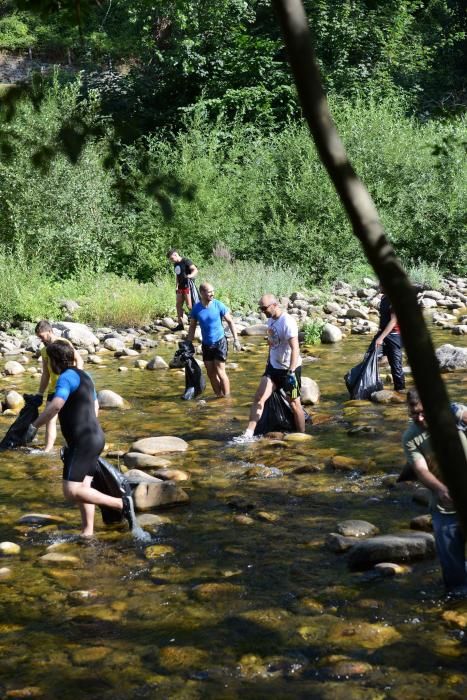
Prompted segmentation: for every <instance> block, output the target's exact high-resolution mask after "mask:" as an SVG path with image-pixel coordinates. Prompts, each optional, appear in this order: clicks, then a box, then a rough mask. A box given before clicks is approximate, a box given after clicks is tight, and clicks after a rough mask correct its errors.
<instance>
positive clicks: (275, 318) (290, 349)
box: [234, 294, 305, 442]
mask: <svg viewBox="0 0 467 700" xmlns="http://www.w3.org/2000/svg"><path fill="white" fill-rule="evenodd" d="M259 308H260V309H261V311H262V312H263V313H264V314H265V315H266V316H267V319H268V342H269V356H268V362H267V365H266V369H265V372H264V374H263V376H262V377H261V381H260V383H259V386H258V389H257V391H256V394H255V397H254V399H253V404H252V406H251V410H250V421H249V423H248V426H247V429H246V430H245V432H244V433H243V434H242V435H239V436H238V437H237V438H234V441H235V442H247V441H248V440H251V439H252V438H253V434H254V431H255V427H256V424H257V423H258V421H259V419H260V418H261V416H262V413H263V410H264V404H265V403H266V401H267V400H268V399H269V397H270V396H271V394H272V393H273V391H275V390H276V389H283V390H284V392H285V394H286V396H287V399H288V401H289V403H290V408H291V409H292V412H293V417H294V421H295V427H296V430H297V432H298V433H304V432H305V414H304V412H303V408H302V403H301V401H300V387H301V372H302V358H301V357H300V349H299V345H298V326H297V322H296V320H295V319H294V317H293V316H290V314H288V313H287V312H286V311H284V310H283V309H282V308H281V307H280V305H279V302H278V301H277V299H276V298H275V296H273V295H272V294H264V295H263V296H262V297H261V299H260V301H259Z"/></svg>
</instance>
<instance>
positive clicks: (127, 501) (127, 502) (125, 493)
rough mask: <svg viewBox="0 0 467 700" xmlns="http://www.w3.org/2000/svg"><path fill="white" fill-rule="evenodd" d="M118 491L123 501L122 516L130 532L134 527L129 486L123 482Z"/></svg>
mask: <svg viewBox="0 0 467 700" xmlns="http://www.w3.org/2000/svg"><path fill="white" fill-rule="evenodd" d="M120 491H121V492H122V501H123V509H122V515H123V517H124V518H125V520H127V521H128V525H129V526H130V530H131V529H132V528H133V525H134V512H135V509H134V506H133V497H132V495H131V486H130V484H129V483H128V482H127V481H125V482H124V483H123V484H122V485H121V486H120Z"/></svg>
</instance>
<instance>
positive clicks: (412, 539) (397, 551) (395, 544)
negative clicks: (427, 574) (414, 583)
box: [348, 532, 435, 571]
mask: <svg viewBox="0 0 467 700" xmlns="http://www.w3.org/2000/svg"><path fill="white" fill-rule="evenodd" d="M434 556H435V540H434V537H433V535H430V534H429V533H427V532H419V533H415V532H414V533H407V534H401V535H379V536H377V537H372V538H370V539H368V540H363V541H362V542H358V544H356V545H355V547H352V549H351V550H350V554H349V561H348V563H349V567H350V569H352V570H354V571H355V570H361V569H368V568H371V567H372V566H374V565H375V564H379V563H380V562H396V563H400V562H402V563H406V562H411V561H415V560H417V559H431V558H433V557H434Z"/></svg>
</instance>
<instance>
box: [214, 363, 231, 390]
mask: <svg viewBox="0 0 467 700" xmlns="http://www.w3.org/2000/svg"><path fill="white" fill-rule="evenodd" d="M214 366H215V368H216V374H217V383H218V386H219V389H220V393H219V394H218V396H219V397H220V396H229V394H230V380H229V377H228V376H227V372H226V371H225V362H221V361H220V360H214Z"/></svg>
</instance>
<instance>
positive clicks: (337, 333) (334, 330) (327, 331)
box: [321, 323, 342, 344]
mask: <svg viewBox="0 0 467 700" xmlns="http://www.w3.org/2000/svg"><path fill="white" fill-rule="evenodd" d="M340 340H342V331H341V329H340V328H338V327H337V326H333V325H332V323H326V324H325V325H324V326H323V330H322V331H321V342H322V343H328V344H329V343H338V342H339V341H340Z"/></svg>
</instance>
